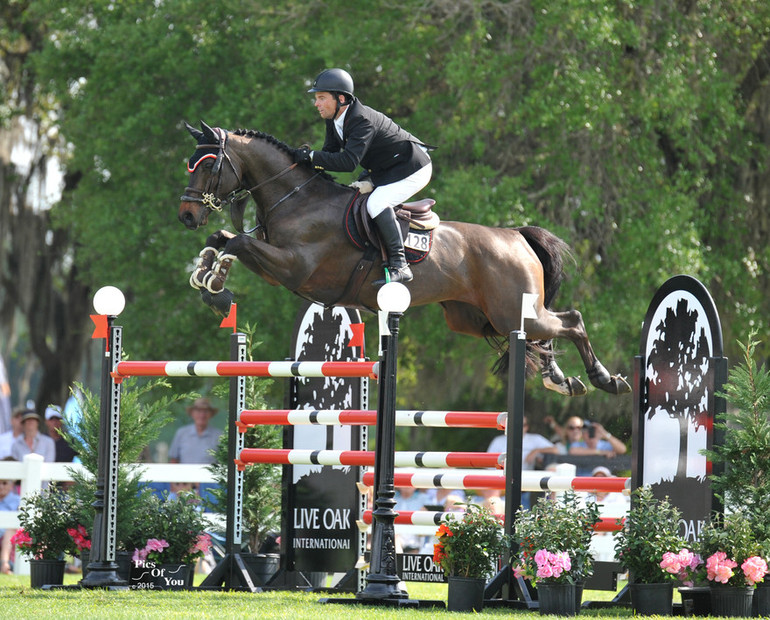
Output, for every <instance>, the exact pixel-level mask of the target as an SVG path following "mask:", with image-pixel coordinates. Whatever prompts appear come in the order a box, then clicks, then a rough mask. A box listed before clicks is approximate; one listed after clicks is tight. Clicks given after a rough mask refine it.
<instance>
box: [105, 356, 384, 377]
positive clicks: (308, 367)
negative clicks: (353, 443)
mask: <svg viewBox="0 0 770 620" xmlns="http://www.w3.org/2000/svg"><path fill="white" fill-rule="evenodd" d="M112 376H113V377H114V378H115V380H116V381H120V380H122V379H124V378H125V377H369V378H370V379H377V377H378V376H379V362H228V361H225V362H208V361H207V362H193V361H176V362H161V361H150V362H148V361H130V360H129V361H125V362H118V363H117V364H116V365H115V370H114V371H113V373H112Z"/></svg>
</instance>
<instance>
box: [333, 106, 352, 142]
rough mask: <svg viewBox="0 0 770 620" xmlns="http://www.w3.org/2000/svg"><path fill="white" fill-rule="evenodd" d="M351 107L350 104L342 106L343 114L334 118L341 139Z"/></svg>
mask: <svg viewBox="0 0 770 620" xmlns="http://www.w3.org/2000/svg"><path fill="white" fill-rule="evenodd" d="M349 107H350V106H345V107H344V108H342V114H340V115H339V116H338V117H337V118H335V119H334V128H335V129H336V130H337V135H338V136H339V137H340V140H342V125H343V124H344V123H345V115H346V114H347V113H348V108H349Z"/></svg>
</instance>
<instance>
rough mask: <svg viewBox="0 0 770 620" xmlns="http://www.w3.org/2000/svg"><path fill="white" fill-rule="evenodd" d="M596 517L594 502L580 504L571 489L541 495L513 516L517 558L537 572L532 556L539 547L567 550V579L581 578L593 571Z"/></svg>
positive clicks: (597, 512)
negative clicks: (568, 567)
mask: <svg viewBox="0 0 770 620" xmlns="http://www.w3.org/2000/svg"><path fill="white" fill-rule="evenodd" d="M598 521H599V508H598V506H597V505H596V503H594V502H589V503H587V504H585V505H581V501H580V500H579V499H578V497H577V495H575V493H573V492H571V491H568V492H566V493H564V494H563V495H561V496H560V497H558V498H556V499H548V498H543V497H541V498H540V499H538V500H537V502H536V503H535V505H534V506H533V507H532V508H531V509H530V510H522V511H521V512H519V513H518V516H517V518H516V524H515V528H514V541H515V542H516V543H517V544H518V550H519V551H518V561H519V562H520V563H522V564H524V565H525V566H526V567H527V569H528V573H529V574H532V575H534V574H535V573H536V572H537V567H536V566H535V559H534V558H535V554H536V553H537V552H538V551H539V550H540V549H546V550H547V551H550V552H551V553H557V552H559V551H566V552H567V553H569V556H570V561H571V564H572V568H571V570H570V571H569V573H568V575H567V579H568V580H569V582H570V583H578V582H581V581H583V580H584V579H586V578H588V577H590V576H591V575H592V574H593V558H592V556H591V553H590V551H589V548H590V546H591V537H592V536H593V532H594V525H596V523H597V522H598Z"/></svg>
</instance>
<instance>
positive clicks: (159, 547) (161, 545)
mask: <svg viewBox="0 0 770 620" xmlns="http://www.w3.org/2000/svg"><path fill="white" fill-rule="evenodd" d="M168 546H169V545H168V543H167V542H166V541H165V540H158V539H157V538H150V540H148V541H147V546H146V547H145V549H146V550H147V551H163V550H164V549H165V548H166V547H168Z"/></svg>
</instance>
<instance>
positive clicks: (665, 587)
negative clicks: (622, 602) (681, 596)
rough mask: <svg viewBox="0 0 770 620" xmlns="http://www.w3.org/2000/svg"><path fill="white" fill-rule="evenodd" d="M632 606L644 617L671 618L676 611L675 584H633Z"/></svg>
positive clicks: (631, 588)
mask: <svg viewBox="0 0 770 620" xmlns="http://www.w3.org/2000/svg"><path fill="white" fill-rule="evenodd" d="M628 588H629V590H630V591H631V606H632V607H633V608H634V611H635V612H636V613H638V614H641V615H643V616H670V615H671V614H672V613H673V609H674V584H673V583H672V582H670V581H669V582H667V583H631V584H629V586H628Z"/></svg>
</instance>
